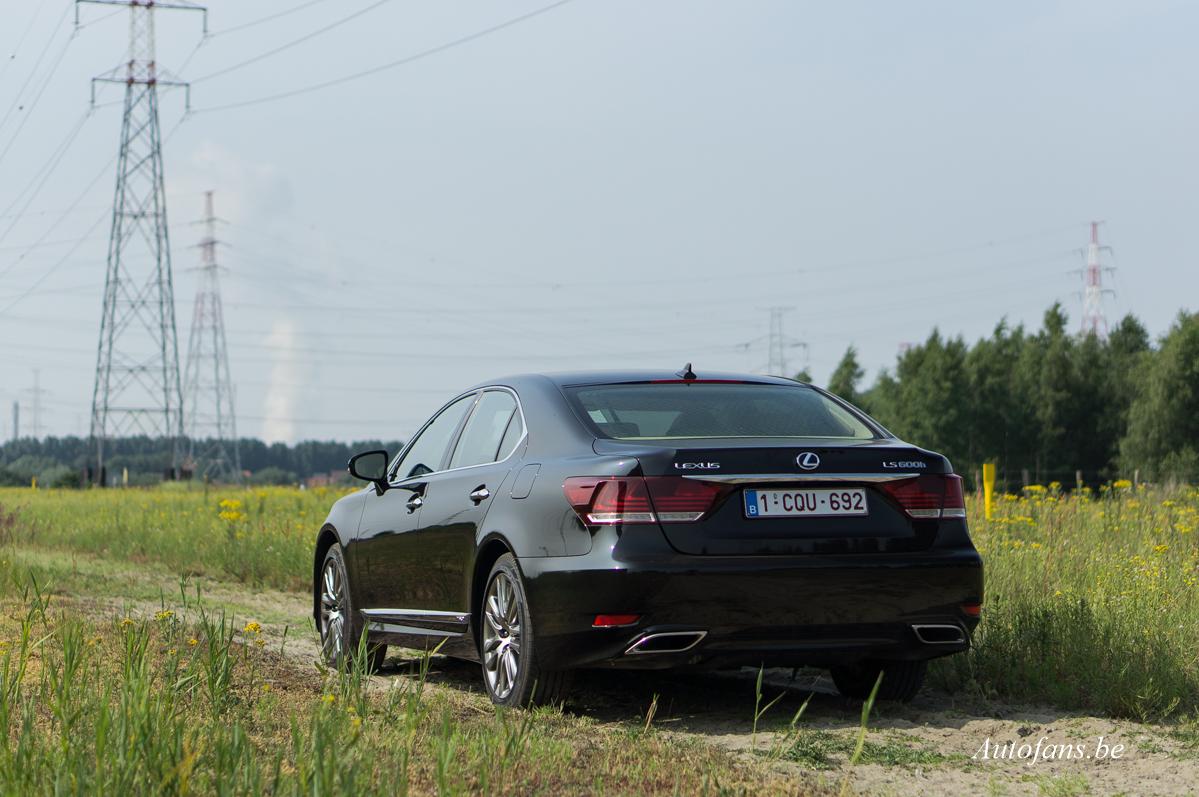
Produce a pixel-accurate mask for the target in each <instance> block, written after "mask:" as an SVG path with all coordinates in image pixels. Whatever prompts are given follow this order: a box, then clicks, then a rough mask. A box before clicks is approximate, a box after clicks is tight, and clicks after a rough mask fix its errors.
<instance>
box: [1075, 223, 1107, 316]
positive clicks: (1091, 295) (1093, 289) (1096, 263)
mask: <svg viewBox="0 0 1199 797" xmlns="http://www.w3.org/2000/svg"><path fill="white" fill-rule="evenodd" d="M1099 224H1100V222H1097V221H1093V222H1091V242H1090V243H1089V244H1088V245H1087V248H1086V249H1085V250H1084V252H1085V254H1086V258H1087V265H1086V268H1084V269H1082V270H1081V273H1082V281H1083V290H1082V331H1081V334H1082V335H1084V336H1085V335H1095V336H1096V337H1099V338H1106V337H1107V316H1106V315H1104V313H1103V297H1104V296H1111V295H1113V291H1111V290H1108V289H1106V288H1104V287H1103V275H1104V273H1105V272H1106V273H1108V274H1111V273H1114V272H1115V269H1114V268H1112V267H1111V266H1105V265H1103V263H1102V262H1100V259H1099V255H1100V253H1101V252H1110V251H1112V248H1111V247H1110V246H1100V245H1099Z"/></svg>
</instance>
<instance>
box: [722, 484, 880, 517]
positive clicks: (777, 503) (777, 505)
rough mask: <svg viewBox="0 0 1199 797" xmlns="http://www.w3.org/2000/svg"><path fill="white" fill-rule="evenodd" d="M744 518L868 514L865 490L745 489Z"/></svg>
mask: <svg viewBox="0 0 1199 797" xmlns="http://www.w3.org/2000/svg"><path fill="white" fill-rule="evenodd" d="M742 495H744V496H745V516H746V517H748V518H761V517H828V516H830V515H866V514H869V512H868V510H867V509H866V491H865V490H861V489H846V490H746V491H744V492H743V493H742Z"/></svg>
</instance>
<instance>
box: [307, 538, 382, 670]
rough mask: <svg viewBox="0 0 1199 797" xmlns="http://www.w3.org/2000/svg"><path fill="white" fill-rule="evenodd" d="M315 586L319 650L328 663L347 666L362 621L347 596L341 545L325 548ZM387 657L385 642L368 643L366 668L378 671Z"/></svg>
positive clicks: (357, 640)
mask: <svg viewBox="0 0 1199 797" xmlns="http://www.w3.org/2000/svg"><path fill="white" fill-rule="evenodd" d="M314 588H315V589H316V592H317V600H318V601H319V606H320V610H319V615H320V616H319V619H318V623H317V625H318V627H317V632H318V633H319V634H320V638H321V654H322V656H323V657H324V659H325V663H326V664H328V665H329V666H330V667H335V668H341V667H348V666H349V665H350V661H351V656H352V655H353V653H354V652H355V651H356V650H357V649H358V643H359V641H360V640H361V639H362V632H363V629H364V625H363V622H362V618H361V617H360V616H359V614H358V612H357V611H356V610H355V609H354V604H353V601H352V599H351V597H350V576H349V573H348V572H347V571H346V560H345V555H344V554H343V553H342V550H341V546H340V545H334V546H332V547H331V548H329V550H328V551H327V552H325V559H324V561H323V562H322V563H321V570H320V575H318V576H317V582H316V584H315V586H314ZM386 657H387V645H382V644H379V643H375V642H370V643H368V645H367V655H366V668H367V672H375V671H377V670H378V669H379V668H380V667H381V666H383V660H384V659H385V658H386Z"/></svg>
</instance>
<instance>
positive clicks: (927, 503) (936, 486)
mask: <svg viewBox="0 0 1199 797" xmlns="http://www.w3.org/2000/svg"><path fill="white" fill-rule="evenodd" d="M879 486H880V487H881V488H882V489H883V490H884V491H886V492H887V493H888V494H889V495H890V496H891V497H892V498H894V499H895V501H896V502H897V503H898V504H899V505H900V506H901V507H903V510H904V511H905V512H907V513H908V515H910V516H911V517H914V518H918V519H920V520H925V519H936V518H963V517H966V502H965V499H964V498H963V496H962V477H961V476H958V475H957V474H954V473H949V474H946V475H944V476H933V475H929V476H914V477H912V478H910V479H901V480H899V481H893V482H883V483H882V484H880V485H879Z"/></svg>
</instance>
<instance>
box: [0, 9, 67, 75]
mask: <svg viewBox="0 0 1199 797" xmlns="http://www.w3.org/2000/svg"><path fill="white" fill-rule="evenodd" d="M34 5H35V6H36V7H35V9H34V11H33V16H32V17H30V18H29V24H28V25H26V26H25V32H24V33H22V34H21V38H20V39H18V40H17V46H16V47H14V48H13V50H12V54H11V55H9V56H8V59H7V60H5V62H4V66H3V67H0V78H3V77H4V76H5V75H6V74H7V73H8V68H9V67H10V66H12V62H13V61H15V60H17V53H19V52H20V51H21V47H23V46H24V45H25V40H26V39H27V38H29V33H30V31H32V30H33V26H34V24H36V23H37V18H38V17H40V16H41V15H42V9H44V8H46V6H48V5H49V3H35V4H34ZM55 27H57V26H55ZM51 40H53V36H51Z"/></svg>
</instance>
